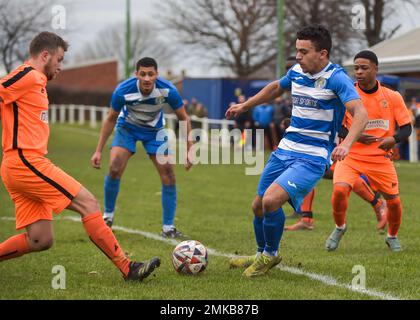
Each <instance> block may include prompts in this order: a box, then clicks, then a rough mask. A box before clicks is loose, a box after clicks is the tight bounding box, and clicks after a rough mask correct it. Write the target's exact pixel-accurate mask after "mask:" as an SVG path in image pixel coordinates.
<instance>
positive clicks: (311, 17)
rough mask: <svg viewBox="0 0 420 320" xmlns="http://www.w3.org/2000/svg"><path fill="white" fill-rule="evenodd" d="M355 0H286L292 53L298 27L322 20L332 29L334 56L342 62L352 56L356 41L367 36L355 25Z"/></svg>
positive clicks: (288, 51) (289, 45)
mask: <svg viewBox="0 0 420 320" xmlns="http://www.w3.org/2000/svg"><path fill="white" fill-rule="evenodd" d="M353 3H354V0H341V1H336V0H322V1H319V0H306V1H293V0H286V5H285V9H286V31H287V32H286V34H285V38H286V43H287V45H286V48H287V53H288V54H289V55H290V54H292V53H293V52H294V51H295V50H294V47H295V45H294V42H295V40H296V30H299V29H300V28H302V27H303V26H307V25H311V24H321V25H323V26H325V27H326V28H327V29H328V30H330V32H331V36H332V38H333V49H332V52H331V53H332V54H331V58H332V60H334V61H335V62H340V61H342V60H343V59H344V58H346V57H347V56H348V53H349V52H351V51H352V50H351V49H352V48H353V47H354V45H355V42H356V41H359V42H360V41H363V37H362V36H361V35H360V34H359V33H358V32H356V31H355V30H354V29H353V28H352V14H351V9H352V6H353Z"/></svg>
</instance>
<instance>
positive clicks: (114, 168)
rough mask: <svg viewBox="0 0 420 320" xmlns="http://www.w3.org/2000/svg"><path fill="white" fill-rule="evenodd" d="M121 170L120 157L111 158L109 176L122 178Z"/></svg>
mask: <svg viewBox="0 0 420 320" xmlns="http://www.w3.org/2000/svg"><path fill="white" fill-rule="evenodd" d="M121 172H122V162H121V161H120V160H119V159H118V158H115V159H113V160H111V163H110V164H109V177H110V178H111V179H119V178H121Z"/></svg>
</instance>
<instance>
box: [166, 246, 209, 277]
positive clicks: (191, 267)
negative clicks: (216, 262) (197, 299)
mask: <svg viewBox="0 0 420 320" xmlns="http://www.w3.org/2000/svg"><path fill="white" fill-rule="evenodd" d="M172 264H173V266H174V268H175V270H176V271H178V272H179V273H184V274H193V275H195V274H198V273H200V272H203V271H204V270H205V269H206V267H207V264H208V260H207V249H206V247H205V246H204V245H203V244H202V243H201V242H199V241H196V240H187V241H183V242H181V243H179V244H178V245H177V246H176V247H175V249H174V251H173V252H172Z"/></svg>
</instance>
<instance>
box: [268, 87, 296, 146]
mask: <svg viewBox="0 0 420 320" xmlns="http://www.w3.org/2000/svg"><path fill="white" fill-rule="evenodd" d="M273 108H274V116H273V122H272V123H271V124H270V134H271V141H272V146H273V147H275V146H277V145H278V144H279V143H280V140H281V139H282V138H283V135H284V131H285V129H286V128H287V127H286V128H284V125H282V121H284V120H285V119H290V117H291V115H292V102H291V100H290V97H289V96H287V95H283V97H279V98H277V99H276V100H274V103H273Z"/></svg>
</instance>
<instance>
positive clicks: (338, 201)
mask: <svg viewBox="0 0 420 320" xmlns="http://www.w3.org/2000/svg"><path fill="white" fill-rule="evenodd" d="M350 191H351V189H350V187H347V186H340V185H336V184H335V185H334V190H333V195H332V199H331V202H332V207H333V216H334V220H335V224H336V225H337V227H342V226H344V225H345V223H346V211H347V206H348V200H349V195H350Z"/></svg>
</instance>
